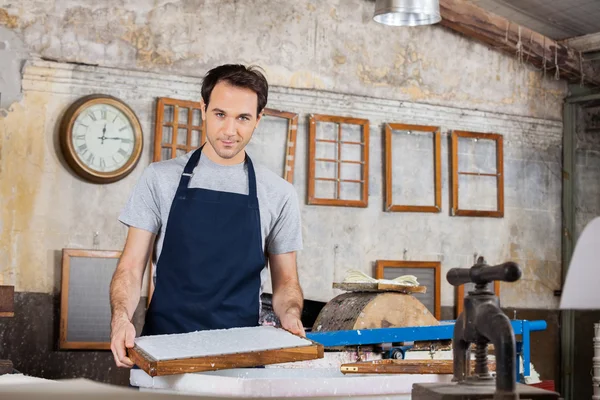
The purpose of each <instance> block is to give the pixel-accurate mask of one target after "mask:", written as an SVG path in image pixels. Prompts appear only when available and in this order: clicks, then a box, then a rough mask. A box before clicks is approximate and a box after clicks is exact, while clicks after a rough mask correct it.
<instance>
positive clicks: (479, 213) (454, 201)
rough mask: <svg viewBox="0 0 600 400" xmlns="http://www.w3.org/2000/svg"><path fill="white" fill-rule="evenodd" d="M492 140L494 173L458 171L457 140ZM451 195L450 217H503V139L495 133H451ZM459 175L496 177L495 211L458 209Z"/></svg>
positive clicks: (457, 131)
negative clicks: (494, 153)
mask: <svg viewBox="0 0 600 400" xmlns="http://www.w3.org/2000/svg"><path fill="white" fill-rule="evenodd" d="M459 137H463V138H471V139H483V140H492V141H495V142H496V173H495V174H491V173H479V172H466V171H459V168H458V138H459ZM451 147H452V150H451V152H452V162H451V164H452V194H451V196H450V202H451V210H452V215H456V216H465V217H494V218H502V217H504V149H503V137H502V135H499V134H496V133H479V132H468V131H459V130H455V131H452V146H451ZM459 175H471V176H488V177H496V210H472V209H461V208H460V207H459V187H458V186H459V185H458V177H459Z"/></svg>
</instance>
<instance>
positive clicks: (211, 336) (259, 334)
mask: <svg viewBox="0 0 600 400" xmlns="http://www.w3.org/2000/svg"><path fill="white" fill-rule="evenodd" d="M135 344H136V345H137V346H138V347H139V348H140V349H141V350H142V351H144V352H145V353H147V354H148V355H150V356H151V357H153V358H154V359H155V360H157V361H164V360H174V359H181V358H192V357H205V356H214V355H225V354H235V353H249V352H255V351H265V350H276V349H281V348H291V347H301V346H311V345H313V344H314V343H313V342H311V341H310V340H308V339H304V338H301V337H298V336H296V335H293V334H291V333H289V332H288V331H286V330H284V329H281V328H275V327H273V326H256V327H247V328H232V329H215V330H208V331H198V332H190V333H181V334H174V335H153V336H142V337H138V338H136V339H135Z"/></svg>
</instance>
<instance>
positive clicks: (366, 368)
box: [340, 359, 496, 375]
mask: <svg viewBox="0 0 600 400" xmlns="http://www.w3.org/2000/svg"><path fill="white" fill-rule="evenodd" d="M487 365H488V370H489V371H491V372H494V371H496V362H495V361H493V360H489V361H488V364H487ZM470 368H471V373H473V372H474V370H475V362H471V363H470ZM340 371H341V372H342V373H343V374H419V375H422V374H445V375H450V374H452V373H453V372H454V371H453V363H452V360H396V359H385V360H373V361H359V362H355V363H348V364H342V365H341V366H340Z"/></svg>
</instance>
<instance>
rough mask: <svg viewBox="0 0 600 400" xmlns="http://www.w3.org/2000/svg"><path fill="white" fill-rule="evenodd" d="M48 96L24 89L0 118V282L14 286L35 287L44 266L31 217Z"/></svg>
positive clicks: (38, 180) (40, 169)
mask: <svg viewBox="0 0 600 400" xmlns="http://www.w3.org/2000/svg"><path fill="white" fill-rule="evenodd" d="M49 100H50V95H49V94H46V93H43V94H42V93H25V95H24V98H23V101H22V102H21V103H15V104H14V105H13V111H12V112H11V113H10V114H9V115H8V117H6V118H3V119H0V124H1V125H0V126H1V127H2V129H1V130H0V133H2V136H0V141H1V143H2V152H3V155H4V156H3V157H2V159H1V160H0V163H1V165H2V179H0V203H2V206H1V207H0V221H1V223H2V226H3V229H2V230H1V231H0V259H2V260H9V261H8V262H5V263H2V264H1V266H0V268H1V269H0V274H1V276H2V282H3V283H4V284H10V285H15V286H16V290H18V291H36V290H39V289H40V283H39V282H37V280H38V279H39V277H40V276H42V277H43V278H42V279H45V277H46V275H47V274H45V273H44V274H40V273H39V271H40V269H46V268H47V265H45V262H43V261H45V253H44V251H45V249H44V248H43V247H40V243H39V237H38V236H39V232H40V230H43V229H42V228H43V227H39V226H35V224H33V223H32V218H33V215H34V213H35V205H36V200H37V198H38V196H39V195H40V185H41V180H42V179H43V176H44V175H43V172H44V171H43V169H44V156H45V141H44V139H43V133H44V132H46V131H47V130H46V126H45V108H46V104H47V103H48V101H49Z"/></svg>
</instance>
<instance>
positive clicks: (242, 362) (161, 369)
mask: <svg viewBox="0 0 600 400" xmlns="http://www.w3.org/2000/svg"><path fill="white" fill-rule="evenodd" d="M311 342H312V344H311V345H307V346H300V347H288V348H281V349H271V350H264V351H255V352H247V353H235V354H225V355H216V356H214V355H213V356H203V357H194V358H183V359H174V360H163V361H160V360H156V359H154V358H153V357H152V356H150V355H149V354H147V353H146V352H144V351H143V350H142V349H140V348H139V347H138V346H137V345H136V346H134V347H133V348H132V349H127V355H128V356H129V358H130V359H131V360H132V361H133V362H134V363H135V365H137V366H138V367H140V368H141V369H142V370H144V371H145V372H146V373H147V374H148V375H150V376H164V375H175V374H184V373H194V372H201V371H216V370H220V369H231V368H250V367H255V366H257V365H269V364H279V363H286V362H296V361H305V360H314V359H318V358H323V357H324V348H323V345H322V344H320V343H317V342H314V341H312V340H311Z"/></svg>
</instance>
